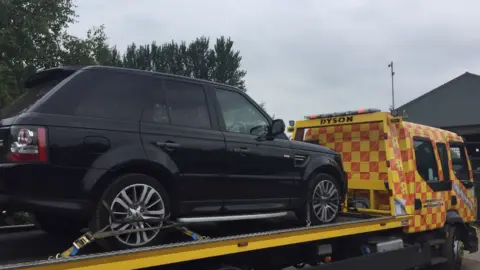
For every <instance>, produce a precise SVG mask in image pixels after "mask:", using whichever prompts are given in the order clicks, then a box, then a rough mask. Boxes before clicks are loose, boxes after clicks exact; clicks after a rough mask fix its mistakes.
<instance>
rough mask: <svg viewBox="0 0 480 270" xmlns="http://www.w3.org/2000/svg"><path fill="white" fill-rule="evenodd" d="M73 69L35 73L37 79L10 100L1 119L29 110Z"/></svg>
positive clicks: (1, 111)
mask: <svg viewBox="0 0 480 270" xmlns="http://www.w3.org/2000/svg"><path fill="white" fill-rule="evenodd" d="M72 73H74V72H73V71H63V70H51V71H43V72H39V73H37V74H35V75H34V76H32V77H35V78H36V80H34V81H32V82H29V84H28V85H27V89H26V92H25V93H23V94H22V95H21V96H19V97H18V98H16V99H15V100H14V101H12V102H10V104H8V105H7V106H5V107H3V108H1V110H0V119H1V118H8V117H12V116H16V115H18V114H20V113H22V112H25V111H27V110H28V109H29V108H30V107H32V106H33V105H34V104H35V103H37V101H38V100H40V99H41V98H42V97H43V96H45V95H46V94H47V93H48V92H50V90H52V89H53V88H54V87H55V86H56V85H57V84H59V83H60V82H62V81H63V80H64V79H65V78H67V77H68V76H70V75H71V74H72Z"/></svg>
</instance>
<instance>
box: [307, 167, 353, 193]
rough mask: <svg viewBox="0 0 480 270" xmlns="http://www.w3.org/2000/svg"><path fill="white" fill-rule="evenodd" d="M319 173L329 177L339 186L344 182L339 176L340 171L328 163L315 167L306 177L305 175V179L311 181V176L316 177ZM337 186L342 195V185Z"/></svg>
mask: <svg viewBox="0 0 480 270" xmlns="http://www.w3.org/2000/svg"><path fill="white" fill-rule="evenodd" d="M319 173H324V174H328V175H331V176H332V177H333V178H335V179H336V180H337V181H339V184H343V181H344V180H343V179H342V176H341V175H342V174H341V172H340V170H339V169H338V168H336V167H335V166H334V165H332V164H328V163H327V164H322V165H319V166H316V167H315V168H314V169H313V170H312V171H311V172H310V173H309V174H308V175H306V178H305V179H307V180H310V179H312V176H313V175H317V174H319ZM339 186H340V188H341V189H342V190H341V192H342V193H343V192H344V190H343V185H339Z"/></svg>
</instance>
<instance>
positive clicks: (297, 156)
mask: <svg viewBox="0 0 480 270" xmlns="http://www.w3.org/2000/svg"><path fill="white" fill-rule="evenodd" d="M25 86H26V88H27V89H28V90H27V92H26V93H25V94H24V95H23V96H21V97H20V98H19V99H17V100H16V101H14V102H13V103H12V104H10V105H9V106H8V107H6V108H3V110H2V111H1V114H0V117H1V120H0V207H2V208H4V209H6V210H11V211H15V210H23V211H29V212H32V213H34V214H35V217H36V221H37V223H38V225H39V226H40V227H41V228H42V229H44V230H45V231H47V232H51V233H61V232H66V231H68V230H77V231H78V230H79V229H81V228H83V227H87V226H89V227H90V229H91V230H93V231H98V230H100V229H101V228H103V227H105V226H110V227H111V230H128V229H141V228H152V227H156V226H157V227H158V226H160V225H161V224H162V223H161V222H162V221H161V220H162V219H164V218H167V217H168V218H170V219H173V220H177V221H181V222H205V221H222V220H235V219H246V218H247V219H248V218H272V217H277V216H282V215H284V214H285V213H286V212H287V211H294V212H295V213H296V214H297V217H298V218H299V220H300V221H303V222H308V221H307V220H306V219H307V217H308V216H309V219H310V220H311V223H312V224H320V223H328V222H332V221H333V220H334V219H335V218H336V217H337V215H338V213H339V212H340V211H341V206H342V203H343V201H344V199H345V193H346V190H347V182H346V178H345V173H344V171H343V169H342V164H341V158H340V156H339V154H337V153H336V152H334V151H332V150H330V149H327V148H325V147H323V146H320V145H314V144H310V143H303V142H297V141H290V140H288V138H287V136H286V135H285V133H284V130H285V124H284V122H283V121H282V120H278V119H277V120H272V119H271V117H270V116H268V114H267V113H265V111H264V110H262V108H261V107H260V106H259V105H258V104H257V103H255V102H254V101H253V100H252V99H250V98H249V97H248V96H247V95H246V94H245V93H243V92H242V91H240V90H238V89H236V88H233V87H231V86H228V85H224V84H218V83H214V82H209V81H203V80H196V79H192V78H187V77H180V76H173V75H167V74H161V73H154V72H147V71H139V70H131V69H124V68H113V67H99V66H90V67H82V68H68V67H60V68H53V69H49V70H44V71H40V72H38V73H36V74H35V75H33V76H32V77H31V78H29V79H28V80H27V81H26V83H25ZM102 202H104V203H102ZM307 212H310V213H309V214H310V215H307ZM118 220H135V221H137V222H131V223H118ZM161 235H162V234H159V230H158V229H156V230H149V231H144V232H136V233H130V234H122V235H118V236H116V237H112V238H110V239H105V240H101V241H99V244H100V245H101V246H103V247H104V248H105V249H119V248H129V247H140V246H144V245H147V244H148V245H150V244H155V243H158V242H159V241H161V239H160V238H161V237H160V236H161Z"/></svg>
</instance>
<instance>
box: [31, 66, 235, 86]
mask: <svg viewBox="0 0 480 270" xmlns="http://www.w3.org/2000/svg"><path fill="white" fill-rule="evenodd" d="M79 70H108V71H118V72H127V73H131V74H137V75H147V76H162V77H169V78H174V79H183V80H190V81H196V82H198V83H202V84H204V83H205V84H210V85H216V86H220V87H223V88H228V89H230V90H234V91H238V92H243V91H241V90H240V89H238V88H237V87H234V86H231V85H228V84H224V83H219V82H214V81H209V80H204V79H197V78H192V77H187V76H181V75H173V74H168V73H163V72H155V71H147V70H140V69H133V68H124V67H112V66H92V65H90V66H89V65H84V66H81V65H80V66H61V67H54V68H49V69H44V70H41V71H38V72H37V73H35V74H34V75H32V76H31V77H29V78H28V79H27V81H26V82H25V86H26V87H27V88H28V87H29V85H33V84H36V81H38V80H39V79H40V78H44V77H49V76H51V74H57V73H74V72H76V71H79Z"/></svg>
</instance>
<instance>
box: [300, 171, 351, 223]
mask: <svg viewBox="0 0 480 270" xmlns="http://www.w3.org/2000/svg"><path fill="white" fill-rule="evenodd" d="M340 192H341V190H340V188H339V185H338V181H337V180H336V179H335V178H334V177H332V176H331V175H329V174H325V173H317V174H314V175H312V177H311V179H309V181H308V190H307V192H306V196H307V197H306V198H305V199H306V203H307V206H306V207H304V209H303V210H300V211H298V212H297V217H298V218H299V220H300V221H301V222H302V223H303V222H307V221H308V219H309V220H310V223H311V225H319V224H325V223H331V222H333V221H335V219H336V218H337V217H338V214H339V213H340V211H341V209H340V208H341V205H342V201H341V198H342V194H341V193H340Z"/></svg>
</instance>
